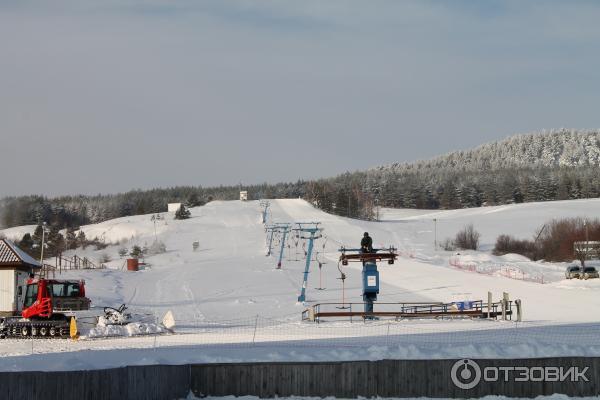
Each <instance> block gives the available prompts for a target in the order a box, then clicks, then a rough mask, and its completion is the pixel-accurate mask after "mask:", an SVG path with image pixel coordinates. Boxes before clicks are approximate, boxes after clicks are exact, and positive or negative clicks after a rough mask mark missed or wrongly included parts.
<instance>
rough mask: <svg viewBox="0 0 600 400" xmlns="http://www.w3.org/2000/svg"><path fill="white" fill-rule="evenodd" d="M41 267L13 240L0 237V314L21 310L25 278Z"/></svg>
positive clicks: (9, 313)
mask: <svg viewBox="0 0 600 400" xmlns="http://www.w3.org/2000/svg"><path fill="white" fill-rule="evenodd" d="M41 267H42V266H41V264H40V263H39V262H37V261H36V260H34V259H33V258H32V257H31V256H29V254H27V253H25V252H24V251H23V250H21V249H19V248H18V247H17V246H16V245H15V244H14V243H13V242H11V241H10V240H6V239H0V316H11V315H16V314H17V313H18V312H19V311H21V309H22V308H23V298H24V296H25V284H26V282H27V278H28V277H29V274H30V273H31V272H34V271H35V270H38V269H39V268H41Z"/></svg>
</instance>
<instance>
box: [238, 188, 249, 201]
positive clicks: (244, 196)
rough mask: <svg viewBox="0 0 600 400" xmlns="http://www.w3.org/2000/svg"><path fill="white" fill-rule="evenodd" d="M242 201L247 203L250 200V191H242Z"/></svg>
mask: <svg viewBox="0 0 600 400" xmlns="http://www.w3.org/2000/svg"><path fill="white" fill-rule="evenodd" d="M240 200H241V201H247V200H248V191H246V190H242V191H240Z"/></svg>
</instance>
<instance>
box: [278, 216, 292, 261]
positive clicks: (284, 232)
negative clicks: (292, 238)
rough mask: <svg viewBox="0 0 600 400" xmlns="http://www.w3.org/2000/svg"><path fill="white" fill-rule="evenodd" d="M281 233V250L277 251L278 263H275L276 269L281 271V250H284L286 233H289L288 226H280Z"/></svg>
mask: <svg viewBox="0 0 600 400" xmlns="http://www.w3.org/2000/svg"><path fill="white" fill-rule="evenodd" d="M281 231H282V233H283V237H282V239H281V250H279V261H278V262H277V269H281V262H282V260H283V250H284V248H285V239H286V237H287V234H288V232H289V231H290V226H289V225H285V226H282V227H281Z"/></svg>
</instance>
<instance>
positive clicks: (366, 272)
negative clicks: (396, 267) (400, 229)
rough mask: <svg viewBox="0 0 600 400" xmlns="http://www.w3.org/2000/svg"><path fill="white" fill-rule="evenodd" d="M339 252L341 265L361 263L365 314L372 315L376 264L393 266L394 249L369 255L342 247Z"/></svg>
mask: <svg viewBox="0 0 600 400" xmlns="http://www.w3.org/2000/svg"><path fill="white" fill-rule="evenodd" d="M339 251H340V252H341V253H342V254H341V255H340V262H341V263H342V265H348V263H349V262H362V264H363V270H362V278H363V279H362V284H363V285H362V286H363V301H364V302H365V313H372V312H373V302H374V301H376V300H377V295H378V294H379V271H377V262H378V261H383V260H387V262H388V264H394V261H396V259H397V258H398V254H397V253H396V249H395V248H394V247H390V248H387V249H373V251H372V252H371V253H363V251H362V249H346V248H344V247H342V248H341V249H340V250H339ZM365 318H367V317H365ZM373 318H374V317H373V316H371V317H370V319H373Z"/></svg>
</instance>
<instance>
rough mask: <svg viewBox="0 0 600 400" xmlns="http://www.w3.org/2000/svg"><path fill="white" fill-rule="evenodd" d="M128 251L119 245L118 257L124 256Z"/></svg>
mask: <svg viewBox="0 0 600 400" xmlns="http://www.w3.org/2000/svg"><path fill="white" fill-rule="evenodd" d="M128 252H129V250H127V248H126V247H121V248H120V249H119V257H121V258H123V257H125V256H126V255H127V253H128Z"/></svg>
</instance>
